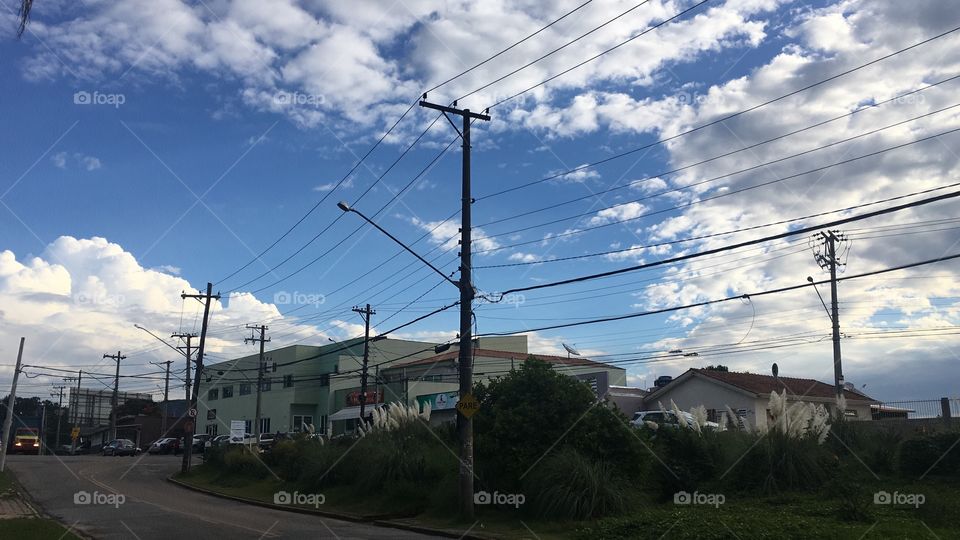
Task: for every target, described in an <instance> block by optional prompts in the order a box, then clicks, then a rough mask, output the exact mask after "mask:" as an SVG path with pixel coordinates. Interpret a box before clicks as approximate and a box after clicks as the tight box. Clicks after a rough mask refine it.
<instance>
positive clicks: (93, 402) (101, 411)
mask: <svg viewBox="0 0 960 540" xmlns="http://www.w3.org/2000/svg"><path fill="white" fill-rule="evenodd" d="M132 399H137V400H144V401H153V395H152V394H140V393H135V392H117V406H123V404H124V403H126V402H127V401H129V400H132ZM68 403H69V406H70V409H69V416H70V418H69V422H70V423H71V424H72V425H75V426H82V427H97V426H107V425H110V411H112V410H113V390H110V389H107V388H104V389H102V390H99V389H98V390H92V389H90V388H79V389H77V388H72V389H71V390H70V398H69V400H68Z"/></svg>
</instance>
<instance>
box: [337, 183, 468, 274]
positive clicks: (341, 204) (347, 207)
mask: <svg viewBox="0 0 960 540" xmlns="http://www.w3.org/2000/svg"><path fill="white" fill-rule="evenodd" d="M337 208H339V209H340V210H343V211H344V212H353V213H354V214H356V215H358V216H360V217H361V218H363V220H364V221H366V222H367V223H369V224H371V225H373V226H374V227H376V228H377V230H378V231H380V232H382V233H383V234H385V235H387V236H388V237H389V238H390V239H391V240H393V241H394V242H396V243H397V244H399V245H400V247H402V248H403V249H405V250H407V251H409V252H410V254H412V255H413V256H414V257H416V258H418V259H420V262H422V263H423V264H425V265H427V266H429V267H430V268H431V269H432V270H433V271H434V272H436V273H438V274H440V276H442V277H443V279H445V280H446V281H447V282H449V283H450V284H451V285H453V286H454V287H456V288H458V289H459V288H460V284H459V283H457V282H456V281H454V280H452V279H450V277H449V276H447V275H446V274H444V273H443V272H442V271H440V269H439V268H437V267H436V266H434V265H432V264H430V261H428V260H426V259H424V258H423V257H421V256H420V254H419V253H417V252H416V251H414V250H412V249H411V248H410V247H409V246H407V245H406V244H404V243H403V242H401V241H400V240H399V239H398V238H397V237H396V236H394V235H392V234H390V233H389V232H387V230H386V229H384V228H383V227H381V226H380V225H377V223H376V222H375V221H373V220H372V219H370V218H368V217H367V216H365V215H364V214H363V212H361V211H359V210H357V209H356V208H351V207H350V205H349V204H347V203H346V202H345V201H340V202H338V203H337Z"/></svg>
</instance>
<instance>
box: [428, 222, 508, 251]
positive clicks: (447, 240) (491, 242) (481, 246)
mask: <svg viewBox="0 0 960 540" xmlns="http://www.w3.org/2000/svg"><path fill="white" fill-rule="evenodd" d="M410 222H411V223H413V224H414V225H416V226H417V227H419V228H420V229H422V230H424V231H428V232H429V233H430V241H431V242H432V243H434V244H437V245H440V246H441V247H443V248H446V249H452V248H455V247H456V246H457V245H458V242H459V240H460V223H459V222H456V221H445V222H440V221H422V220H420V219H419V218H412V219H411V220H410ZM472 232H473V234H472V241H473V249H474V251H486V250H491V249H496V248H498V247H500V243H499V242H497V241H496V240H495V239H493V238H489V237H487V235H486V234H485V233H484V232H483V229H481V228H479V227H474V228H473V230H472ZM480 255H486V253H481V254H480Z"/></svg>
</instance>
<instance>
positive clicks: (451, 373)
mask: <svg viewBox="0 0 960 540" xmlns="http://www.w3.org/2000/svg"><path fill="white" fill-rule="evenodd" d="M522 337H523V338H524V345H526V341H525V340H526V336H522ZM525 349H526V347H524V351H517V352H514V351H503V350H491V349H485V348H477V349H475V350H474V352H473V378H474V379H473V380H474V382H484V381H489V380H491V379H494V378H497V377H503V376H505V375H507V374H508V373H509V372H510V370H512V369H515V368H519V367H520V366H521V365H522V364H523V362H525V361H526V360H527V359H528V358H535V359H537V360H541V361H543V362H547V363H548V364H550V365H552V366H553V368H554V369H555V370H556V371H557V372H558V373H562V374H564V375H568V376H570V377H573V378H575V379H579V380H581V381H583V382H584V383H586V384H588V385H589V386H590V388H591V389H592V390H593V392H594V394H595V395H596V396H597V397H598V398H603V397H606V396H608V395H609V393H610V391H611V388H615V387H618V386H622V385H624V384H625V383H626V382H627V373H626V370H624V369H623V368H619V367H615V366H611V365H609V364H603V363H601V362H595V361H593V360H590V359H588V358H581V357H572V358H570V357H565V356H552V355H544V354H530V353H528V352H526V350H525ZM459 353H460V351H459V350H458V349H452V350H450V351H447V352H444V353H442V354H438V355H434V356H431V357H428V358H423V359H419V360H413V361H409V362H404V363H399V364H395V365H393V366H391V367H390V368H389V369H385V370H382V371H381V375H382V377H383V379H384V381H385V384H386V392H387V401H388V402H391V401H398V402H403V403H407V404H411V405H414V404H416V405H418V406H419V408H420V410H422V409H423V406H424V404H425V403H430V407H431V411H432V412H431V418H430V419H431V422H432V423H439V422H446V421H453V420H455V419H456V404H457V402H458V401H459V395H458V389H459V382H458V381H459V373H458V370H457V359H458V357H459Z"/></svg>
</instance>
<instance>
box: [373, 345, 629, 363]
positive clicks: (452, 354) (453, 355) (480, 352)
mask: <svg viewBox="0 0 960 540" xmlns="http://www.w3.org/2000/svg"><path fill="white" fill-rule="evenodd" d="M474 353H475V355H476V356H477V357H478V358H480V357H483V358H506V359H510V358H512V359H514V360H520V361H523V360H526V359H527V358H528V357H530V356H532V357H534V358H536V359H537V360H541V361H543V362H547V363H549V364H560V365H564V366H596V367H598V368H613V367H615V366H611V365H608V364H603V363H601V362H594V361H593V360H590V359H587V358H567V357H565V356H552V355H549V354H533V353H519V352H510V351H495V350H493V349H475V350H474ZM459 355H460V350H459V349H451V350H449V351H447V352H444V353H441V354H438V355H436V356H431V357H429V358H422V359H420V360H413V361H410V362H405V363H403V364H394V365H392V366H389V367H390V368H397V367H409V366H422V365H424V364H435V363H437V362H445V361H447V360H456V359H457V357H458V356H459Z"/></svg>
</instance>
